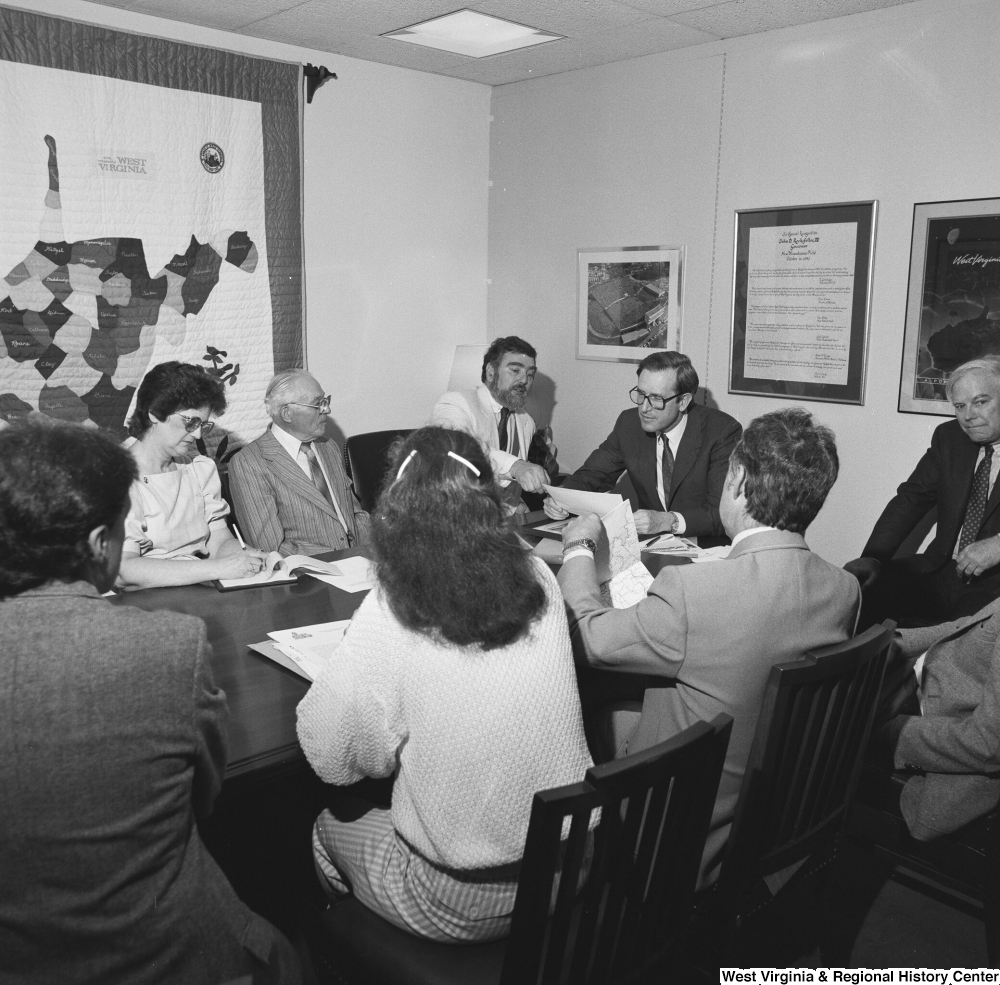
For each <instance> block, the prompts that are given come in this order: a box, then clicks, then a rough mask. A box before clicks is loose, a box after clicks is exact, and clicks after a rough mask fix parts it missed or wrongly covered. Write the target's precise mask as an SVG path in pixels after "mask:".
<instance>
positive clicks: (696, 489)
mask: <svg viewBox="0 0 1000 985" xmlns="http://www.w3.org/2000/svg"><path fill="white" fill-rule="evenodd" d="M687 413H688V421H687V426H686V428H685V430H684V436H683V437H682V438H681V444H680V448H679V449H678V450H677V454H676V455H675V456H674V472H673V478H672V480H671V483H670V493H669V495H668V497H667V499H668V502H667V506H668V508H669V509H670V510H672V511H675V512H677V513H680V514H681V516H683V517H684V523H685V527H684V533H685V534H687V535H688V536H691V537H706V536H707V537H713V538H723V537H725V533H726V532H725V530H724V529H723V528H722V521H721V520H720V519H719V499H720V498H721V496H722V486H723V484H724V483H725V481H726V472H727V471H728V470H729V453H730V452H731V451H732V450H733V447H734V446H735V444H736V442H737V441H739V438H740V434H741V433H742V432H743V428H742V427H741V426H740V423H739V421H737V420H736V419H735V418H732V417H730V416H729V415H728V414H724V413H723V412H722V411H721V410H715V409H714V408H712V407H703V406H702V405H701V404H691V406H690V409H689V410H688V412H687ZM657 471H658V463H657V459H656V435H655V434H649V433H647V432H646V431H643V429H642V424H641V423H640V421H639V413H638V411H637V410H636V409H635V408H634V407H633V408H632V409H631V410H623V411H622V412H621V414H620V415H619V416H618V420H617V421H616V422H615V426H614V429H613V430H612V432H611V434H609V435H608V436H607V438H605V439H604V441H603V442H602V443H601V445H600V447H599V448H597V449H596V450H595V451H593V452H591V453H590V456H589V457H588V458H587V460H586V461H585V462H584V463H583V465H582V466H580V468H578V469H577V470H576V471H575V472H574V473H573V474H572V475H571V476H570V477H569V478H568V479H566V481H565V482H563V488H565V489H589V490H592V491H594V492H606V491H607V490H609V489H612V488H614V485H615V483H616V482H617V481H618V479H619V477H620V476H621V474H622V472H628V476H629V479H630V480H631V481H632V486H633V487H634V488H635V491H636V495H637V496H638V498H639V508H640V509H643V510H656V511H657V512H662V511H663V505H662V504H661V503H660V498H659V496H658V495H657V492H656V479H657Z"/></svg>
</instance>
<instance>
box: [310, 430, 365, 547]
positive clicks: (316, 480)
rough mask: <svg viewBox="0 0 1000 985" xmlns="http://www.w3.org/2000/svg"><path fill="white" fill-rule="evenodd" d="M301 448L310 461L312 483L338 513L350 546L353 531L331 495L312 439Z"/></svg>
mask: <svg viewBox="0 0 1000 985" xmlns="http://www.w3.org/2000/svg"><path fill="white" fill-rule="evenodd" d="M301 448H302V454H303V455H305V456H306V461H308V462H309V478H311V479H312V484H313V485H314V486H315V487H316V488H317V489H318V490H319V491H320V493H321V494H322V496H323V498H324V499H325V500H326V501H327V502H328V503H329V504H330V505H331V506H332V507H333V509H334V511H335V512H336V514H337V519H338V520H339V521H340V525H341V526H342V527H343V528H344V533H345V534H346V535H347V543H348V546H350V544H351V541H352V537H351V532H350V531H349V530H348V529H347V524H346V523H345V522H344V516H343V514H342V513H341V512H340V506H339V505H338V504H337V501H336V500H335V499H334V498H333V496H332V495H331V493H330V487H329V486H328V485H327V484H326V476H324V475H323V469H322V468H321V467H320V464H319V459H318V458H317V457H316V449H315V448H313V446H312V442H311V441H303V442H302V445H301Z"/></svg>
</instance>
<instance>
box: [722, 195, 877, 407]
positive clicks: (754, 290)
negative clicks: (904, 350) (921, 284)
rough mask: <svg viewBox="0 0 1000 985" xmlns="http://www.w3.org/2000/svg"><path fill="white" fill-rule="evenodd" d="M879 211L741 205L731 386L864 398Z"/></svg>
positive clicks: (873, 205)
mask: <svg viewBox="0 0 1000 985" xmlns="http://www.w3.org/2000/svg"><path fill="white" fill-rule="evenodd" d="M877 208H878V203H877V202H873V201H868V202H837V203H831V204H823V205H798V206H793V207H782V208H776V209H745V210H740V211H737V213H736V229H735V244H734V248H733V311H732V333H731V335H730V341H729V392H730V393H748V394H753V395H755V396H761V397H765V396H766V397H785V398H791V399H793V400H828V401H831V402H833V403H842V404H863V403H864V400H865V368H866V362H867V349H868V320H869V316H870V311H871V292H872V261H873V258H874V255H875V218H876V213H877Z"/></svg>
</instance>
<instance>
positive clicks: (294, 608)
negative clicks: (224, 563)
mask: <svg viewBox="0 0 1000 985" xmlns="http://www.w3.org/2000/svg"><path fill="white" fill-rule="evenodd" d="M522 517H523V520H524V521H525V522H526V523H531V522H537V521H539V520H542V519H544V518H545V517H544V514H543V513H542V512H541V511H537V512H535V513H528V514H522ZM519 519H520V518H519ZM522 533H524V534H526V535H528V536H529V537H530V530H529V529H527V528H522ZM361 553H363V552H362V551H358V550H347V551H333V552H330V553H328V554H323V555H320V556H321V557H322V558H323V560H327V561H335V560H336V559H337V558H342V557H352V556H354V555H357V554H361ZM643 561H644V563H645V564H646V566H647V567H648V568H649V569H650V570H651V571H652V572H653V573H654V574H655V573H656V572H657V571H659V569H660V568H661V567H662V566H663V565H664V564H676V563H686V559H682V558H663V557H659V556H656V555H649V554H646V555H643ZM365 594H366V593H365V592H355V593H348V592H342V591H340V589H338V588H334V587H333V586H332V585H327V584H325V583H324V582H321V581H317V580H316V579H315V578H310V577H308V576H303V577H302V578H300V579H299V581H298V583H297V584H294V585H274V586H271V587H262V588H245V589H241V590H239V591H232V592H220V591H218V590H217V589H215V588H210V587H208V586H205V585H186V586H184V587H183V588H150V589H145V590H144V591H138V592H126V593H124V594H122V595H117V596H115V597H114V598H112V599H111V600H110V601H111V602H112V604H115V605H132V606H135V607H136V608H139V609H146V610H147V611H155V610H159V609H169V610H172V611H174V612H184V613H187V614H188V615H192V616H198V617H199V618H201V619H203V620H204V621H205V624H206V625H207V626H208V641H209V643H211V645H212V652H213V656H212V672H213V674H214V676H215V682H216V683H217V684H218V685H219V686H220V687H221V688H222V689H223V690H224V691H225V692H226V696H227V698H228V699H229V763H228V765H227V768H226V777H227V778H230V777H237V776H247V775H249V774H252V773H255V772H257V771H264V770H268V769H271V768H280V767H284V766H288V765H290V764H294V763H300V762H302V761H303V756H302V750H301V749H300V748H299V743H298V739H297V738H296V735H295V708H296V706H297V705H298V703H299V702H300V701H301V700H302V698H303V697H304V695H305V693H306V691H307V690H308V689H309V682H308V681H307V680H305V679H304V678H302V677H299V676H298V675H297V674H294V673H292V671H290V670H287V669H286V668H284V667H281V666H280V665H278V664H276V663H274V662H273V661H271V660H268V659H267V658H266V657H262V656H261V655H260V654H258V653H255V652H254V651H253V650H250V649H248V646H249V644H250V643H259V642H261V641H262V640H266V639H267V634H268V633H269V632H272V631H274V630H276V629H294V628H295V627H296V626H309V625H312V624H314V623H321V622H332V621H333V620H335V619H348V618H350V616H351V615H352V614H353V613H354V610H355V609H357V607H358V606H359V605H360V604H361V600H362V599H363V598H364V597H365Z"/></svg>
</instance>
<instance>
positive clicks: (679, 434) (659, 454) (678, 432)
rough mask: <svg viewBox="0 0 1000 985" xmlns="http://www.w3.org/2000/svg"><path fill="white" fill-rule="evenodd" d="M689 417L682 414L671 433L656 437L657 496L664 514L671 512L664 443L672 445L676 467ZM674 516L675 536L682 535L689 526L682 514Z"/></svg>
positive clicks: (662, 433)
mask: <svg viewBox="0 0 1000 985" xmlns="http://www.w3.org/2000/svg"><path fill="white" fill-rule="evenodd" d="M687 423H688V416H687V412H685V413H683V414H681V416H680V418H679V419H678V421H677V423H676V424H675V425H674V426H673V427H672V428H671V429H670V430H669V431H661V432H660V433H659V434H657V436H656V495H657V496H658V497H659V499H660V505H661V506H662V507H663V511H664V513H669V512H670V510H669V508H668V506H667V496H666V490H665V489H664V488H663V442H664V441H666V442H668V443H669V445H670V453H671V454H672V455H673V456H674V465H676V464H677V451H678V449H679V448H680V446H681V438H683V437H684V431H685V430H686V429H687ZM674 516H676V517H677V527H676V528H675V530H674V533H675V534H682V533H684V531H685V530H686V529H687V524H686V523H685V522H684V517H683V516H681V514H680V513H677V512H676V511H675V512H674Z"/></svg>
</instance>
